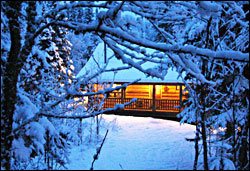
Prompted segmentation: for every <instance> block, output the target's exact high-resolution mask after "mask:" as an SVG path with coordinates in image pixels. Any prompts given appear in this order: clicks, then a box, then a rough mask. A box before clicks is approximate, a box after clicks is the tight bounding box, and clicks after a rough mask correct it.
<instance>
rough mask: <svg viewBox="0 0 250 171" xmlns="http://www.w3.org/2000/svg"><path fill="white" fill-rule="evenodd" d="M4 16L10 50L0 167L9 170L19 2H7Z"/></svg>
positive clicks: (17, 48) (16, 63) (18, 35)
mask: <svg viewBox="0 0 250 171" xmlns="http://www.w3.org/2000/svg"><path fill="white" fill-rule="evenodd" d="M6 4H7V11H6V16H7V18H8V19H9V31H10V38H11V48H10V52H9V56H8V59H7V63H6V70H5V75H4V78H3V84H4V85H3V86H4V87H3V102H2V103H3V109H2V114H1V115H2V116H1V165H2V166H3V167H4V168H5V169H6V170H10V169H11V145H12V140H13V137H12V136H11V133H12V124H13V114H14V111H15V104H16V101H17V97H16V92H17V87H16V86H17V78H18V73H19V72H18V67H17V65H18V57H19V53H20V48H21V36H20V24H19V21H18V14H19V12H20V9H21V3H20V2H19V1H7V2H6Z"/></svg>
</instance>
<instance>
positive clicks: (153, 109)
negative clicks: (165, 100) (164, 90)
mask: <svg viewBox="0 0 250 171" xmlns="http://www.w3.org/2000/svg"><path fill="white" fill-rule="evenodd" d="M153 112H155V85H153Z"/></svg>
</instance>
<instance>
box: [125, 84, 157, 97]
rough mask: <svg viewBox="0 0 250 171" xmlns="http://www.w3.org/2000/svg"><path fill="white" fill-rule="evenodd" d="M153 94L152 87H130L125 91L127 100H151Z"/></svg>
mask: <svg viewBox="0 0 250 171" xmlns="http://www.w3.org/2000/svg"><path fill="white" fill-rule="evenodd" d="M152 92H153V86H152V85H129V86H127V88H126V91H125V97H126V98H140V99H151V98H152Z"/></svg>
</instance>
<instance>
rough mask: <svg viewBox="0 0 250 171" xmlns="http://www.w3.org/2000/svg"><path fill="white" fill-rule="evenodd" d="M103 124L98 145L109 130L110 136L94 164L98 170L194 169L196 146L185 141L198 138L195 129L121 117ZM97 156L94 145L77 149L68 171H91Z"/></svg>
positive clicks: (109, 117)
mask: <svg viewBox="0 0 250 171" xmlns="http://www.w3.org/2000/svg"><path fill="white" fill-rule="evenodd" d="M100 123H101V124H100V125H101V128H100V131H101V133H100V138H99V139H100V140H99V142H98V143H96V145H97V146H100V144H101V140H102V138H103V137H104V134H105V132H106V130H107V129H109V133H108V135H107V138H106V141H105V143H104V145H103V147H102V150H101V153H100V155H99V157H98V160H96V161H95V163H94V170H96V169H98V170H123V169H124V170H132V169H133V170H170V169H171V170H176V169H181V170H191V169H193V162H194V143H193V142H187V141H186V140H185V138H193V137H194V131H195V126H193V125H189V124H184V125H183V124H182V125H180V123H179V122H176V121H169V120H162V119H153V118H151V117H144V118H143V117H131V116H117V115H102V121H101V122H100ZM93 128H94V127H93ZM86 129H87V128H86ZM92 136H93V137H94V136H95V135H92ZM95 153H96V146H95V145H94V144H93V143H92V144H91V143H88V144H86V143H84V144H82V145H80V146H74V147H73V148H72V150H71V155H70V160H71V163H70V164H68V165H67V167H68V169H70V170H86V169H87V170H88V169H90V167H91V163H92V161H93V155H94V154H95Z"/></svg>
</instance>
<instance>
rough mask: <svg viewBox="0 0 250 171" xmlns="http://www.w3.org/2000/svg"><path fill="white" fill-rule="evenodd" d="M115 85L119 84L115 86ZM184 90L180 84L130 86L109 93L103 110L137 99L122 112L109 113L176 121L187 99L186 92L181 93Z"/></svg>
mask: <svg viewBox="0 0 250 171" xmlns="http://www.w3.org/2000/svg"><path fill="white" fill-rule="evenodd" d="M117 85H121V84H116V85H115V86H117ZM184 88H185V87H184V85H183V84H181V83H171V84H169V83H165V84H159V83H140V84H136V85H130V86H128V87H127V88H126V89H122V90H120V91H115V92H113V93H110V94H109V96H108V98H106V99H105V103H104V106H103V108H104V109H106V108H114V107H115V104H117V103H118V104H123V103H127V102H130V101H131V100H132V98H137V101H135V102H133V103H131V104H129V105H127V106H125V108H124V109H123V110H116V111H112V112H109V113H115V114H119V115H131V116H144V117H145V116H150V117H158V118H175V119H176V118H177V117H176V115H177V114H178V113H180V112H181V111H182V110H183V109H184V107H183V106H182V101H183V100H185V99H187V98H186V94H187V92H185V93H183V92H184V91H183V89H184Z"/></svg>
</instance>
